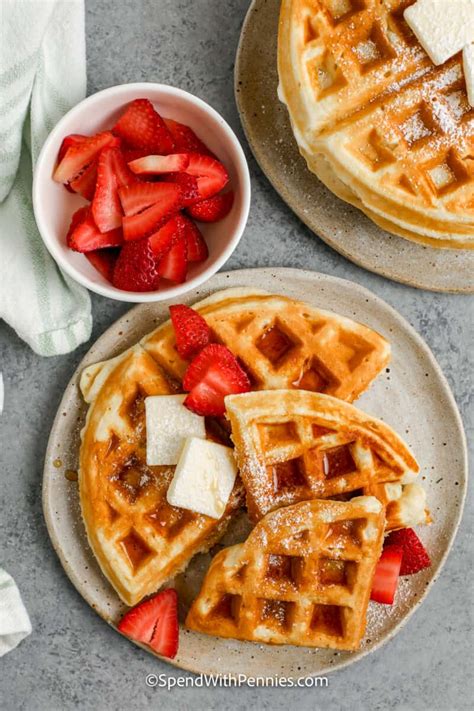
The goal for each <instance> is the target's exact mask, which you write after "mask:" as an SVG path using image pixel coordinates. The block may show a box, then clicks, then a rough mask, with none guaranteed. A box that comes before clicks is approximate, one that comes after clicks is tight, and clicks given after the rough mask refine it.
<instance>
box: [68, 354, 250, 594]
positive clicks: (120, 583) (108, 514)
mask: <svg viewBox="0 0 474 711" xmlns="http://www.w3.org/2000/svg"><path fill="white" fill-rule="evenodd" d="M104 387H105V392H104V393H103V399H102V398H99V400H98V402H97V403H96V404H95V405H94V406H93V410H92V412H91V417H92V418H93V420H94V421H95V422H96V423H97V424H99V423H100V421H101V420H102V421H103V420H104V419H106V421H107V422H108V428H107V430H106V431H100V436H101V438H102V439H101V440H99V441H97V440H95V441H94V440H93V437H94V433H93V432H92V430H89V428H88V432H90V436H91V441H90V442H89V440H88V434H87V432H86V435H85V441H84V445H83V448H82V450H81V451H82V455H81V472H82V474H81V503H82V507H83V512H84V519H85V521H86V527H87V530H88V535H89V539H90V541H91V544H92V547H93V549H94V552H95V554H96V557H97V558H98V560H99V562H100V564H101V566H102V567H103V569H104V572H105V573H106V575H107V576H108V577H109V579H110V580H111V581H112V583H113V584H114V586H115V587H116V589H117V592H118V593H119V594H120V596H121V597H122V599H123V600H124V601H125V602H126V603H127V604H129V605H133V604H135V603H136V602H138V601H139V600H140V599H141V598H142V597H144V596H145V595H147V594H149V593H151V592H153V591H154V590H156V589H157V588H158V587H159V586H160V585H161V584H163V583H164V582H165V580H167V579H168V578H169V577H171V576H172V575H173V574H174V573H176V572H178V571H179V569H180V568H181V567H182V566H183V565H184V564H186V563H187V562H188V560H189V559H190V558H191V557H192V556H193V555H194V554H195V553H197V552H198V551H199V550H201V549H203V548H204V547H206V546H207V547H209V545H211V544H212V543H213V542H214V540H215V539H216V537H219V536H220V534H221V533H222V531H223V530H224V529H225V527H226V525H227V523H228V521H229V518H230V516H231V515H232V513H233V512H234V511H235V510H236V509H237V508H238V507H239V506H240V503H241V492H240V488H239V484H237V485H236V488H235V490H234V493H233V495H232V496H231V499H230V501H229V504H228V507H227V510H226V513H225V514H224V516H223V517H222V518H221V519H220V520H219V521H216V520H215V519H211V518H209V517H208V516H204V515H201V514H195V513H193V512H191V511H188V510H185V509H181V508H178V507H175V506H171V505H170V504H168V502H167V500H166V493H167V490H168V486H169V484H170V481H171V479H172V476H173V469H172V468H171V467H159V466H149V465H147V464H146V437H145V407H144V399H145V397H147V396H148V395H164V394H169V393H171V392H173V390H172V388H171V386H170V385H169V382H168V381H167V379H166V378H165V377H164V375H163V373H162V371H161V368H160V367H159V366H158V365H157V363H156V362H155V361H154V360H153V359H152V358H151V357H150V356H149V355H148V354H147V353H146V352H145V351H144V350H143V349H142V348H141V347H140V346H137V347H135V348H134V349H132V350H131V351H129V352H127V353H126V354H125V356H124V359H123V360H122V362H120V363H117V364H116V369H115V370H114V371H113V372H112V374H111V376H109V379H108V380H107V382H106V383H105V386H104ZM112 391H113V397H110V398H109V397H107V395H108V393H111V392H112ZM118 392H120V396H119V395H118ZM89 425H93V423H91V422H89ZM95 434H97V429H95ZM85 472H87V476H84V473H85ZM206 549H207V548H206Z"/></svg>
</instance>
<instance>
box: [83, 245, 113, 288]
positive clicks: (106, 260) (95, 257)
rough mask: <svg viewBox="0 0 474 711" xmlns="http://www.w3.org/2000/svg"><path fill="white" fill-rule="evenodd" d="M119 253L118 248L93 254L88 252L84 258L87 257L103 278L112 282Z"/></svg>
mask: <svg viewBox="0 0 474 711" xmlns="http://www.w3.org/2000/svg"><path fill="white" fill-rule="evenodd" d="M119 253H120V249H118V248H115V249H114V248H111V249H95V250H93V251H92V252H86V253H85V254H84V256H85V257H87V259H88V260H89V262H90V263H91V264H92V266H93V267H95V268H96V269H97V271H98V272H100V274H102V276H103V277H105V278H106V279H107V280H108V281H110V282H111V281H112V274H113V273H114V267H115V263H116V261H117V259H118V256H119Z"/></svg>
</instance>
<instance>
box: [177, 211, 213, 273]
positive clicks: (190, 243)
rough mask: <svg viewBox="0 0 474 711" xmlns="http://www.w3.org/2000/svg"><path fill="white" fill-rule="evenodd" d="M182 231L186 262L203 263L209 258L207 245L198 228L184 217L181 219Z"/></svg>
mask: <svg viewBox="0 0 474 711" xmlns="http://www.w3.org/2000/svg"><path fill="white" fill-rule="evenodd" d="M181 221H182V231H183V234H184V238H185V240H186V253H187V257H188V262H203V261H204V260H205V259H207V258H208V256H209V250H208V248H207V244H206V243H205V241H204V237H203V236H202V234H201V232H200V230H199V228H198V227H197V226H196V225H195V224H194V222H193V221H192V220H190V219H189V218H188V217H186V216H185V215H182V217H181Z"/></svg>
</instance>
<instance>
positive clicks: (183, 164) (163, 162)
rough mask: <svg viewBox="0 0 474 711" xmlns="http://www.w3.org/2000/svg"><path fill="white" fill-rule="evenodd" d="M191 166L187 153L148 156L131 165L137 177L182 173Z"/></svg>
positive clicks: (133, 161) (132, 162) (134, 161)
mask: <svg viewBox="0 0 474 711" xmlns="http://www.w3.org/2000/svg"><path fill="white" fill-rule="evenodd" d="M188 165H189V156H188V154H187V153H170V154H169V155H167V156H153V155H151V156H146V157H145V158H138V160H132V161H131V163H129V167H130V170H132V171H133V172H134V173H136V174H137V175H161V174H162V173H181V172H183V171H184V170H186V168H187V167H188Z"/></svg>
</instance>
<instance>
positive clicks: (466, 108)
mask: <svg viewBox="0 0 474 711" xmlns="http://www.w3.org/2000/svg"><path fill="white" fill-rule="evenodd" d="M412 1H413V0H382V1H380V0H283V1H282V4H281V14H280V31H279V42H278V70H279V77H280V87H279V94H280V98H281V99H282V101H284V103H285V104H286V105H287V108H288V111H289V114H290V119H291V123H292V127H293V132H294V134H295V137H296V139H297V142H298V145H299V147H300V150H301V152H302V154H303V156H304V157H305V158H306V161H307V163H308V167H309V169H310V170H312V171H313V172H315V173H316V174H317V175H318V176H319V177H321V174H324V175H325V176H326V179H324V177H323V178H322V179H323V182H325V184H326V185H328V187H329V188H330V189H331V190H333V192H335V193H336V195H338V196H339V197H341V198H342V199H345V200H347V201H348V202H350V203H351V204H355V205H356V206H357V207H360V208H361V209H362V210H363V211H364V212H365V213H366V214H367V215H368V216H369V217H371V218H372V219H373V220H374V221H375V222H377V223H378V224H379V225H380V226H382V227H383V228H384V229H386V230H388V231H390V232H393V233H395V234H398V235H400V236H402V237H405V238H407V239H412V240H415V241H421V242H423V243H427V244H430V245H433V246H436V247H444V248H446V247H448V248H449V247H452V248H469V249H470V248H473V247H474V202H473V184H474V161H473V150H474V111H473V110H472V109H471V107H470V105H469V103H468V100H467V96H466V86H465V80H464V75H463V70H462V62H461V57H460V55H457V56H456V57H454V58H453V59H451V60H449V61H448V62H446V63H445V64H443V65H441V66H440V67H435V66H434V65H433V64H432V63H431V60H430V59H429V57H428V56H427V55H426V53H425V52H424V50H423V48H422V47H421V45H420V44H419V43H418V41H417V39H416V37H415V35H414V34H413V33H412V31H411V30H410V28H409V27H408V25H407V24H406V22H405V20H404V19H403V11H404V9H405V8H406V7H407V6H408V5H410V4H411V2H412ZM321 161H323V162H324V163H326V164H327V166H326V168H324V167H323V168H322V169H320V168H319V163H320V162H321ZM327 167H329V173H328V170H327ZM328 176H329V179H328ZM338 184H339V187H338ZM341 184H342V186H341ZM335 186H336V189H335Z"/></svg>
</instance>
